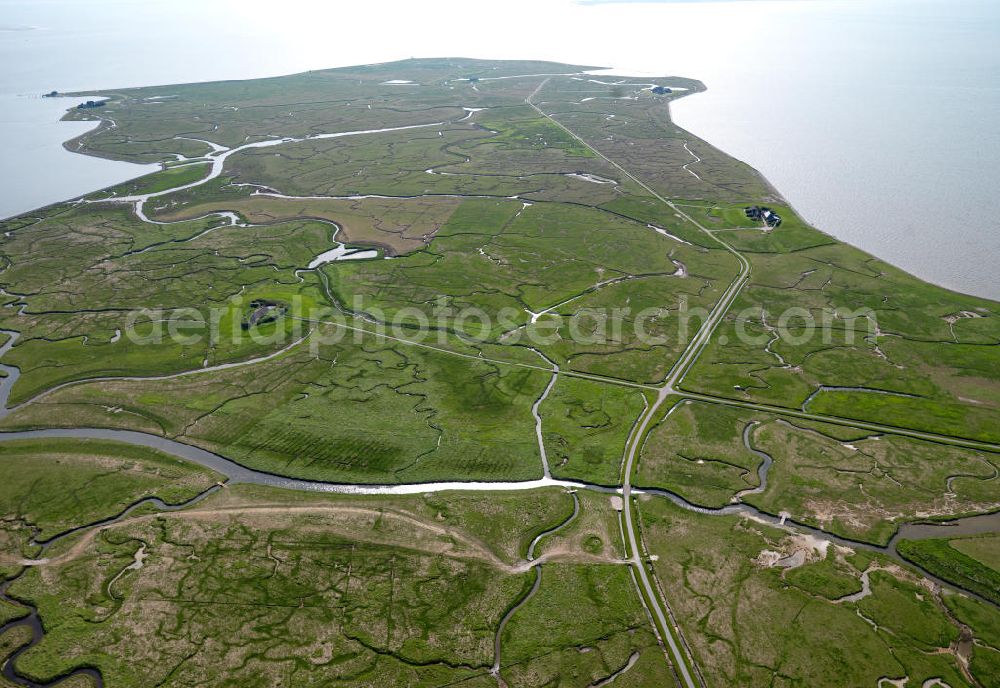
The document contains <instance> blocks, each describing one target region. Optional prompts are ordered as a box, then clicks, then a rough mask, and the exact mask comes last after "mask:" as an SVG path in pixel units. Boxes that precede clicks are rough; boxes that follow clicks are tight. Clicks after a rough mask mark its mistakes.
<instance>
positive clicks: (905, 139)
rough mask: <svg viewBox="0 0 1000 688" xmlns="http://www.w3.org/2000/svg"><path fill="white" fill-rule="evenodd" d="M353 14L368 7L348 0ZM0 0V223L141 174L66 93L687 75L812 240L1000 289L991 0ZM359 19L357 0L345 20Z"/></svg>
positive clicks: (697, 104)
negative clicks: (326, 77) (383, 66)
mask: <svg viewBox="0 0 1000 688" xmlns="http://www.w3.org/2000/svg"><path fill="white" fill-rule="evenodd" d="M358 5H361V6H360V7H359V6H358ZM479 7H480V5H479V4H477V3H470V2H467V1H465V0H463V1H462V2H458V1H457V0H456V1H452V0H447V1H445V0H431V1H429V2H421V3H413V2H396V1H392V2H390V1H389V0H368V1H367V2H365V3H346V4H344V3H328V2H307V1H306V0H285V2H282V3H280V4H279V5H275V4H274V3H272V2H263V1H261V0H239V1H237V0H215V1H212V0H199V1H197V2H196V1H195V0H144V1H143V2H131V1H129V0H0V64H2V65H3V70H2V71H0V180H2V186H0V217H3V216H9V215H13V214H16V213H19V212H23V211H27V210H30V209H32V208H35V207H38V206H41V205H45V204H47V203H51V202H54V201H58V200H62V199H66V198H72V197H75V196H77V195H80V194H82V193H84V192H86V191H89V190H93V189H95V188H100V187H103V186H106V185H108V184H112V183H115V182H117V181H121V180H124V179H127V178H129V177H132V176H135V175H137V174H140V173H143V172H145V171H146V170H145V169H144V168H140V167H138V166H136V165H131V164H128V163H114V162H109V161H104V160H98V159H95V158H88V157H86V156H80V155H73V154H70V153H68V152H66V151H65V150H63V149H62V147H61V145H60V144H61V142H62V141H63V140H65V139H68V138H71V137H73V136H75V135H77V134H79V133H80V132H81V131H83V130H85V129H86V125H82V124H79V123H67V122H58V121H57V120H58V117H59V115H60V113H61V111H62V109H63V108H65V107H67V106H69V105H72V104H75V101H74V102H73V103H68V102H62V101H53V100H47V99H46V100H42V99H41V98H39V97H38V96H39V94H41V93H44V92H47V91H50V90H53V89H57V90H61V91H69V90H91V91H92V92H94V93H100V89H102V88H113V87H123V86H139V85H150V84H166V83H178V82H187V81H208V80H215V79H239V78H249V77H256V76H270V75H277V74H284V73H290V72H296V71H302V70H306V69H318V68H323V67H333V66H341V65H350V64H358V63H367V62H381V61H387V60H395V59H400V58H405V57H430V56H441V55H463V56H470V57H484V58H538V59H552V60H559V61H565V62H577V63H584V64H594V65H600V66H607V67H614V68H615V69H617V70H621V71H622V72H623V73H625V72H629V73H638V74H663V75H667V74H682V75H685V76H691V77H695V78H699V79H701V80H702V81H704V82H705V83H706V84H707V86H708V88H709V91H708V92H707V93H705V94H701V95H698V96H695V97H692V98H689V99H685V100H684V101H682V102H680V103H678V104H677V105H676V106H675V109H674V115H675V117H676V118H677V120H678V122H679V123H680V124H681V125H683V126H685V127H686V128H688V129H690V130H692V131H693V132H695V133H696V134H698V135H700V136H702V137H703V138H705V139H707V140H708V141H710V142H712V143H713V144H715V145H717V146H718V147H720V148H722V149H723V150H725V151H727V152H729V153H731V154H732V155H735V156H736V157H738V158H741V159H743V160H746V161H747V162H749V163H750V164H752V165H754V166H755V167H757V168H758V169H760V170H761V171H762V172H763V173H764V174H765V175H766V176H767V177H768V178H769V179H770V180H771V181H772V182H773V183H774V184H775V185H776V186H777V187H778V189H780V190H781V192H782V193H783V194H784V195H785V196H786V197H787V198H788V199H789V200H790V201H791V202H792V203H793V204H794V205H795V206H796V208H797V209H798V210H799V211H800V212H801V213H802V214H803V215H804V216H805V217H806V218H807V219H809V220H810V221H811V222H813V223H814V224H815V225H816V226H818V227H819V228H820V229H823V230H824V231H827V232H829V233H831V234H834V235H835V236H837V237H839V238H841V239H844V240H845V241H848V242H850V243H852V244H854V245H856V246H859V247H861V248H863V249H865V250H867V251H869V252H871V253H873V254H875V255H877V256H879V257H881V258H884V259H886V260H888V261H890V262H892V263H894V264H896V265H899V266H900V267H903V268H905V269H907V270H909V271H911V272H913V273H915V274H917V275H919V276H921V277H923V278H924V279H927V280H929V281H932V282H936V283H939V284H943V285H945V286H948V287H951V288H954V289H957V290H960V291H965V292H970V293H975V294H980V295H984V296H991V297H994V298H1000V279H998V278H997V262H998V259H1000V48H998V46H1000V3H998V2H995V1H993V0H907V1H902V0H742V1H737V2H641V3H618V2H573V1H572V0H531V1H526V0H508V1H507V2H505V3H501V4H495V3H490V4H488V5H483V6H482V9H478V8H479ZM348 8H350V9H348Z"/></svg>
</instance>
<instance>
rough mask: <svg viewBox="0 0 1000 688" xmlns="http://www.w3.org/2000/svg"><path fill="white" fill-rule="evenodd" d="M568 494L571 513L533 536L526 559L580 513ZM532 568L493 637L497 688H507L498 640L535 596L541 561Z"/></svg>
mask: <svg viewBox="0 0 1000 688" xmlns="http://www.w3.org/2000/svg"><path fill="white" fill-rule="evenodd" d="M570 495H571V496H572V497H573V513H572V514H570V515H569V517H567V518H566V520H565V521H563V522H562V523H560V524H559V525H557V526H555V527H553V528H549V529H548V530H546V531H543V532H541V533H539V534H538V535H536V536H535V538H534V539H533V540H532V541H531V544H530V545H528V555H527V559H528V561H529V562H530V561H534V560H535V547H537V546H538V543H540V542H541V541H542V540H543V539H544V538H546V537H548V536H550V535H552V534H554V533H556V532H558V531H560V530H562V529H563V528H565V527H566V526H568V525H569V524H570V523H572V522H573V520H574V519H575V518H576V517H577V516H579V515H580V498H579V497H577V496H576V493H575V492H571V493H570ZM532 568H533V569H534V570H535V581H534V583H532V585H531V589H529V590H528V592H527V593H525V595H524V596H523V597H522V598H521V599H520V600H518V601H517V602H516V603H514V606H512V607H511V608H510V609H508V610H507V613H506V614H504V617H503V619H501V620H500V625H499V626H497V632H496V636H494V639H493V667H492V668H491V669H490V674H491V675H492V676H493V678H495V679H496V680H497V685H498V686H499V688H507V683H506V682H505V681H504V680H503V678H502V677H501V676H500V640H501V637H502V636H503V631H504V628H506V626H507V622H508V621H510V619H511V617H513V616H514V614H516V613H517V610H518V609H520V608H521V607H523V606H524V605H526V604H527V603H528V601H529V600H531V598H532V597H534V596H535V593H537V592H538V588H540V587H541V585H542V565H541V563H538V564H535V565H534V566H533V567H532Z"/></svg>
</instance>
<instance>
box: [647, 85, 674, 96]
mask: <svg viewBox="0 0 1000 688" xmlns="http://www.w3.org/2000/svg"><path fill="white" fill-rule="evenodd" d="M649 90H650V91H652V92H653V93H655V94H656V95H658V96H662V95H665V94H667V93H673V90H672V89H669V88H667V87H666V86H653V88H651V89H649Z"/></svg>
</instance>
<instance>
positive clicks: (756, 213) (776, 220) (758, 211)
mask: <svg viewBox="0 0 1000 688" xmlns="http://www.w3.org/2000/svg"><path fill="white" fill-rule="evenodd" d="M743 211H744V212H745V213H746V214H747V217H748V218H750V219H751V220H758V221H760V222H763V223H764V224H766V225H767V226H768V227H771V228H772V229H773V228H775V227H777V226H778V225H780V224H781V215H778V213H776V212H774V211H773V210H771V209H770V208H763V207H760V206H756V205H752V206H749V207H747V208H744V209H743Z"/></svg>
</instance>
